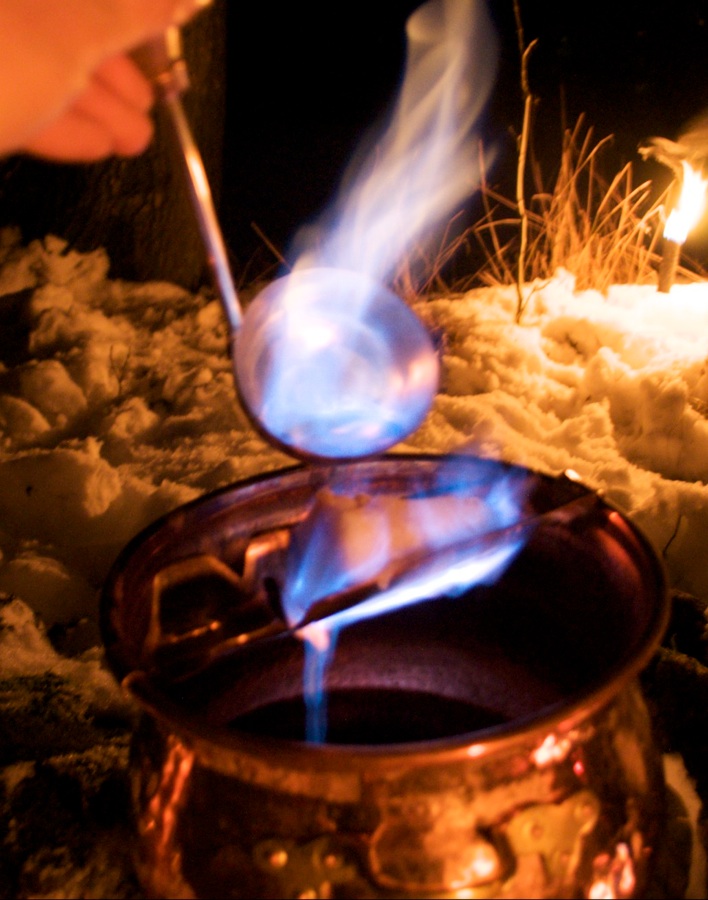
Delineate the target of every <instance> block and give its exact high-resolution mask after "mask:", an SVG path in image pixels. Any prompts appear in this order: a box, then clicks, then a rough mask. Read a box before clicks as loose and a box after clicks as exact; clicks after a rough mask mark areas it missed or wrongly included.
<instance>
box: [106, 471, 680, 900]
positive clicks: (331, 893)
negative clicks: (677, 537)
mask: <svg viewBox="0 0 708 900" xmlns="http://www.w3.org/2000/svg"><path fill="white" fill-rule="evenodd" d="M509 473H512V474H513V475H514V476H515V477H521V478H522V479H526V480H527V487H528V495H527V496H528V499H527V501H526V504H525V509H524V513H525V514H529V513H530V514H536V513H538V514H542V513H544V512H545V511H546V510H548V509H553V508H556V507H558V506H562V505H564V504H568V503H570V506H568V507H567V510H568V511H567V512H566V514H564V515H561V516H551V517H550V518H548V519H547V520H544V519H543V518H542V519H541V521H540V524H539V525H538V527H537V528H536V529H535V531H534V532H533V533H532V535H531V537H530V539H529V541H528V543H527V544H526V546H525V547H524V549H523V550H522V551H521V552H520V553H519V554H518V556H517V557H516V558H515V559H514V561H513V562H512V564H511V565H510V566H509V568H508V569H507V570H506V572H505V573H504V574H503V576H502V577H501V578H500V580H499V581H498V582H497V583H496V584H494V585H493V586H479V587H477V588H474V589H472V590H470V591H468V592H467V593H466V594H465V595H464V596H462V597H458V598H456V599H448V598H440V599H436V600H434V601H428V602H425V603H421V604H419V605H417V606H414V607H409V608H407V609H404V610H401V611H400V612H398V613H393V614H389V615H387V616H386V617H384V618H381V619H372V620H370V621H368V622H366V623H361V624H360V625H354V626H351V627H350V628H347V629H345V630H344V631H343V632H342V634H341V636H340V639H339V643H338V649H337V655H336V658H335V661H334V663H333V665H332V667H331V669H330V673H329V676H328V680H327V687H328V691H329V697H330V719H331V721H332V737H331V738H330V739H329V740H328V742H327V743H324V744H321V745H316V744H312V743H308V742H306V741H304V740H303V739H302V733H301V728H302V722H301V720H302V712H301V706H302V704H301V695H302V647H301V644H300V642H299V641H297V640H295V639H287V640H283V641H276V642H273V643H271V644H267V645H264V646H262V647H254V648H252V649H250V650H248V649H246V650H244V651H243V652H241V653H237V654H234V655H230V656H227V657H226V658H223V659H219V660H217V662H216V663H215V664H214V665H213V666H210V667H208V668H207V669H206V671H204V672H202V673H201V674H199V675H197V676H196V677H193V678H191V679H187V680H183V681H180V680H179V679H177V680H173V679H171V678H170V677H167V676H166V675H165V676H164V677H162V676H161V673H160V671H159V670H155V667H154V665H153V666H152V668H150V660H152V663H154V661H155V659H156V658H157V657H156V656H155V655H154V652H153V651H154V648H155V646H156V638H155V629H156V628H157V629H158V630H160V629H161V628H166V627H167V626H165V623H164V622H162V624H160V622H157V624H156V616H157V618H158V619H159V618H160V615H162V614H163V613H160V612H159V610H158V611H157V612H156V610H157V606H159V603H157V600H156V597H157V595H158V594H159V590H158V589H157V588H156V585H159V584H160V583H162V581H164V576H163V574H162V573H164V572H165V571H166V570H168V571H169V570H174V569H175V567H176V569H177V570H180V571H181V568H180V567H182V566H183V565H184V561H185V560H187V561H188V564H187V568H189V565H191V562H189V561H191V560H194V559H195V558H198V559H201V558H203V557H204V556H205V555H206V556H208V557H209V558H215V559H216V560H217V561H218V563H219V564H218V565H216V564H215V565H214V567H213V568H212V569H210V570H209V571H208V572H206V573H202V574H201V575H199V574H197V577H196V578H195V579H192V580H191V581H190V579H189V578H187V579H186V582H185V584H186V586H187V588H188V589H187V590H186V592H184V591H183V592H182V598H181V600H180V602H181V603H182V606H181V607H180V608H179V609H180V612H179V614H174V615H173V617H172V619H171V625H170V626H169V627H170V628H171V629H173V630H174V632H175V634H177V633H178V632H179V628H181V627H183V628H186V629H188V630H189V632H190V634H192V635H195V634H196V635H202V634H208V633H209V629H210V628H211V629H212V631H213V627H212V624H210V623H213V621H214V617H215V615H216V614H215V612H214V610H215V609H217V608H218V607H219V604H222V603H224V602H225V601H224V596H228V597H230V599H229V601H228V602H231V603H233V602H234V600H233V598H234V596H237V595H235V594H234V593H233V591H232V590H231V593H229V592H228V591H226V590H222V588H224V586H225V584H226V583H229V582H230V581H232V580H233V578H234V577H235V580H236V582H238V580H239V579H240V578H241V577H242V570H243V566H244V552H245V548H246V547H248V545H249V542H250V541H252V540H253V537H254V535H263V534H265V535H268V534H278V533H282V532H283V530H284V531H285V532H287V530H288V529H289V528H292V526H293V524H294V523H296V522H297V521H299V520H300V519H301V518H302V517H303V515H304V514H305V513H306V511H307V510H308V508H309V507H310V505H311V504H312V502H313V498H314V496H315V494H316V493H317V491H318V490H319V489H320V488H321V487H323V486H324V485H326V484H330V485H331V484H332V482H336V483H337V484H339V485H340V486H341V485H347V489H349V490H351V491H352V492H353V493H356V492H361V491H362V490H366V491H369V492H372V491H376V492H392V493H395V494H397V495H404V496H405V495H407V494H412V493H414V492H415V493H417V494H419V493H420V491H421V490H424V489H425V486H426V485H430V484H431V483H432V482H433V481H434V480H437V479H439V477H440V475H441V474H442V475H443V476H444V478H445V477H447V476H448V475H453V474H454V476H455V478H456V479H457V480H458V481H459V480H463V481H464V482H465V483H466V484H467V485H468V490H473V491H479V492H480V495H481V496H483V495H484V493H485V491H487V490H488V486H489V485H490V484H494V483H496V482H497V481H498V480H499V479H500V478H504V477H507V476H508V475H509ZM448 480H449V479H448ZM576 498H579V499H581V500H582V499H583V498H587V500H588V502H581V503H579V504H578V505H575V506H574V505H573V502H572V501H574V500H575V499H576ZM222 564H223V571H222V570H221V569H220V568H219V566H221V565H222ZM229 573H232V575H229ZM233 573H236V574H235V576H234V575H233ZM220 579H223V582H224V583H220ZM238 596H240V597H241V599H239V600H238V602H239V603H243V616H244V619H248V618H249V616H252V615H253V609H252V607H251V606H250V605H249V598H248V597H247V596H246V595H243V596H241V595H238ZM185 597H186V600H185ZM158 599H159V598H158ZM156 603H157V606H156ZM237 613H238V614H240V609H239V608H237ZM102 617H103V634H104V639H105V644H106V650H107V656H108V660H109V662H110V664H111V666H112V667H113V670H114V672H115V674H116V676H117V677H118V678H119V679H120V680H121V681H123V682H124V683H125V684H126V686H127V688H128V689H129V690H130V691H131V693H132V694H133V696H134V697H136V698H137V701H138V703H139V704H140V705H141V707H142V709H143V715H142V720H141V725H140V727H139V728H138V730H137V732H136V735H135V739H134V743H133V752H132V763H131V777H132V783H133V793H134V805H135V816H136V865H137V871H138V874H139V877H140V879H141V881H142V884H143V886H144V888H145V890H146V891H147V893H148V894H149V895H151V896H159V897H214V896H219V897H422V896H428V897H433V896H435V897H438V896H451V897H452V896H455V897H458V896H465V897H519V896H524V897H571V896H577V897H582V896H615V897H631V896H641V895H642V893H643V891H644V890H645V889H646V886H647V884H648V880H649V878H650V876H651V865H652V860H653V858H654V856H655V855H656V848H657V845H658V844H659V842H660V841H661V840H662V824H661V823H662V820H663V810H664V790H665V788H664V781H663V775H662V767H661V757H660V754H659V752H658V750H657V748H656V746H655V744H654V742H653V738H652V733H651V726H650V721H649V718H648V714H647V709H646V707H645V704H644V701H643V698H642V696H641V692H640V689H639V684H638V678H637V676H638V674H639V672H640V671H641V669H642V668H643V667H644V666H645V664H646V663H647V662H648V661H649V659H650V657H651V655H652V654H653V652H654V651H655V649H656V647H657V645H658V643H659V641H660V638H661V635H662V633H663V630H664V628H665V626H666V621H667V617H668V598H667V592H666V587H665V578H664V573H663V569H662V566H661V564H660V562H659V561H658V560H657V558H656V556H655V554H654V553H653V551H652V550H651V548H650V546H649V545H648V543H647V542H646V540H645V539H644V538H643V536H642V535H641V534H640V533H639V532H638V531H637V530H636V529H635V528H634V527H633V526H632V525H631V524H630V523H629V522H628V521H627V520H626V519H625V518H623V517H622V516H621V515H620V514H619V513H618V512H617V511H616V510H614V509H613V508H612V507H611V506H609V505H608V504H606V503H605V502H603V501H602V500H601V499H600V498H599V497H597V496H595V495H593V494H591V492H589V491H587V489H585V488H584V487H582V486H580V485H578V484H577V483H575V482H573V481H571V480H569V479H568V478H565V477H562V478H550V477H547V476H542V475H539V474H536V473H533V472H530V471H528V470H523V469H519V468H517V467H510V466H506V465H503V464H501V463H496V462H490V461H483V460H478V459H476V458H474V457H468V456H458V457H429V456H403V457H401V456H389V457H384V458H381V459H378V460H374V461H366V462H356V463H348V464H343V465H340V466H335V467H328V468H325V467H321V468H320V467H314V468H309V467H296V468H293V469H289V470H286V471H283V472H279V473H275V474H271V475H267V476H264V477H260V478H257V479H254V480H251V481H249V482H245V483H242V484H237V485H235V486H233V487H229V488H227V489H225V490H222V491H220V492H218V493H216V494H212V495H210V496H208V497H205V498H203V499H200V500H197V501H195V502H194V503H191V504H188V505H187V506H184V507H182V508H180V509H178V510H176V511H175V512H173V513H172V514H170V515H168V516H167V517H165V518H163V519H161V520H160V521H159V522H157V523H155V524H154V525H153V526H152V527H150V528H149V529H148V530H147V531H146V532H144V533H143V534H141V535H139V536H138V537H137V538H136V539H134V540H133V541H132V542H131V543H130V544H129V546H128V547H127V548H126V549H125V550H124V552H123V553H122V555H121V556H120V558H119V559H118V561H117V562H116V565H115V566H114V568H113V571H112V573H111V575H110V577H109V579H108V581H107V584H106V587H105V591H104V595H103V599H102ZM180 617H181V618H180ZM216 618H218V615H216ZM179 622H182V625H179ZM175 623H177V624H175ZM185 623H186V624H185ZM205 623H206V624H205ZM200 629H201V630H200ZM199 639H201V638H199ZM165 640H167V642H168V643H169V640H172V635H168V636H167V638H165V635H164V634H161V635H159V636H158V641H157V643H158V644H160V641H162V644H161V646H163V645H164V644H165ZM163 674H164V673H163ZM603 891H604V893H603Z"/></svg>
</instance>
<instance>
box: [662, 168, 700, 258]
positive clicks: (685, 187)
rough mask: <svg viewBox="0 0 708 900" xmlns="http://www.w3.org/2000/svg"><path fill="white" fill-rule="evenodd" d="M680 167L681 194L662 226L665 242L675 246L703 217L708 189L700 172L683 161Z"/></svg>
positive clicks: (680, 242)
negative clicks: (667, 241) (681, 176)
mask: <svg viewBox="0 0 708 900" xmlns="http://www.w3.org/2000/svg"><path fill="white" fill-rule="evenodd" d="M682 166H683V180H682V184H681V193H680V194H679V198H678V202H677V203H676V206H675V207H674V208H673V209H672V210H671V212H670V213H669V217H668V218H667V220H666V225H665V226H664V237H665V238H666V240H669V241H674V242H675V243H677V244H683V243H684V242H685V240H686V238H687V237H688V234H689V232H690V231H691V229H692V228H693V227H694V226H695V225H696V224H697V223H698V221H699V219H700V218H701V216H702V215H703V210H704V207H705V201H706V188H707V187H708V179H705V178H704V177H703V175H702V174H701V172H699V171H697V170H696V169H694V168H692V166H690V165H689V164H688V163H687V162H686V161H685V160H684V161H682Z"/></svg>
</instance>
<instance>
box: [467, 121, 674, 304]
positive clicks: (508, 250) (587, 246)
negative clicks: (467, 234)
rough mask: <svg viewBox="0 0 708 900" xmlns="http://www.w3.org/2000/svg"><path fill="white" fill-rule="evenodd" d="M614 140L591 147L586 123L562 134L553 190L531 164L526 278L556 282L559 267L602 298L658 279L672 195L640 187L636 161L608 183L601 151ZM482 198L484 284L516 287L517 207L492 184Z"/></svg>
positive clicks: (477, 232)
mask: <svg viewBox="0 0 708 900" xmlns="http://www.w3.org/2000/svg"><path fill="white" fill-rule="evenodd" d="M611 140H612V139H611V137H606V138H604V139H603V140H601V141H599V142H597V143H593V133H592V129H587V130H586V131H584V133H583V121H582V119H580V120H579V121H578V123H577V125H576V126H575V128H574V129H573V130H572V131H571V130H569V131H567V132H566V134H565V136H564V140H563V148H562V153H561V162H560V167H559V170H558V174H557V176H556V178H555V182H554V183H553V186H552V188H551V189H550V190H547V189H545V188H544V186H543V184H542V177H541V173H540V169H539V167H538V165H535V166H534V167H533V173H532V174H533V183H534V188H535V191H534V193H533V194H532V196H531V198H530V200H529V203H528V211H527V215H528V224H529V244H528V251H527V254H526V271H525V278H526V280H527V281H533V280H535V279H539V278H540V279H544V278H551V277H552V276H553V274H554V273H555V272H556V270H557V269H558V268H560V267H563V268H565V269H567V270H568V271H569V272H572V273H573V275H575V277H576V284H577V288H578V290H584V289H587V288H594V289H596V290H599V291H602V292H603V293H604V292H605V291H606V290H607V289H608V288H609V286H610V285H612V284H630V283H631V284H648V283H652V282H654V281H656V273H655V269H656V266H657V264H658V262H659V249H660V248H659V247H658V244H659V242H660V238H661V231H662V228H663V221H664V204H665V200H666V197H665V196H664V195H663V194H662V195H661V196H659V197H656V198H652V185H651V182H644V183H643V184H640V185H637V186H635V185H634V184H633V178H632V176H633V173H632V165H631V163H627V164H626V165H625V166H624V167H623V168H622V169H621V170H620V171H619V172H618V173H617V174H616V175H615V176H614V178H612V179H611V180H609V181H607V180H606V179H605V178H604V176H603V174H602V171H601V163H602V154H603V151H604V150H605V149H606V148H607V147H608V146H609V144H610V142H611ZM482 195H483V199H484V204H485V215H484V216H483V218H482V219H481V220H480V221H479V222H477V223H476V225H474V226H473V228H472V229H471V233H472V235H473V236H474V238H475V239H476V240H477V241H478V242H479V244H480V246H481V247H482V249H483V251H484V253H485V258H486V264H485V266H484V267H483V268H482V270H481V271H480V272H479V273H478V277H479V279H480V280H481V281H482V283H485V284H500V283H501V284H513V283H514V281H515V279H516V269H515V266H516V256H517V252H518V238H517V236H516V232H518V231H519V228H520V219H519V216H518V214H516V213H517V206H516V203H515V202H514V201H510V200H508V199H507V198H505V197H503V196H501V195H500V194H498V193H497V192H496V191H495V190H494V189H493V188H492V187H490V186H489V185H488V184H487V183H486V181H485V182H484V183H483V184H482Z"/></svg>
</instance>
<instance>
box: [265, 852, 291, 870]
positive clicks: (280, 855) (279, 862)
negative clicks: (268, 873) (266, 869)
mask: <svg viewBox="0 0 708 900" xmlns="http://www.w3.org/2000/svg"><path fill="white" fill-rule="evenodd" d="M268 863H269V864H270V865H271V866H272V867H273V868H274V869H282V868H283V867H284V866H286V865H287V864H288V851H287V850H273V851H272V853H270V854H269V855H268Z"/></svg>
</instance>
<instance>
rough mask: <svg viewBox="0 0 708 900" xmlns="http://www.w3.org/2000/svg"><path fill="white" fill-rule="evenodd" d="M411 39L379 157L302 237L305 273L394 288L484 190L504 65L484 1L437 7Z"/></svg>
mask: <svg viewBox="0 0 708 900" xmlns="http://www.w3.org/2000/svg"><path fill="white" fill-rule="evenodd" d="M406 33H407V40H408V51H407V60H406V68H405V73H404V79H403V85H402V88H401V91H400V94H399V97H398V100H397V103H396V106H395V109H394V112H393V115H392V119H391V122H390V124H389V126H388V127H387V129H386V130H385V132H384V134H383V135H382V136H381V138H380V139H379V140H377V141H376V142H375V144H374V146H373V149H371V150H370V151H369V152H368V153H367V152H366V150H364V149H360V150H359V153H358V154H357V158H356V159H355V161H354V162H353V163H352V165H351V166H350V169H349V171H348V172H347V173H346V174H345V178H344V180H343V184H342V188H341V191H340V195H339V197H338V198H337V200H336V202H335V204H334V207H333V209H332V210H331V211H330V213H329V214H328V215H326V216H325V217H324V219H323V221H322V222H320V223H318V224H316V225H315V226H314V228H308V229H305V230H303V231H302V232H301V233H300V235H299V236H298V238H296V250H297V247H298V246H299V247H301V248H302V253H301V256H300V258H299V260H298V262H297V266H298V267H305V268H309V267H314V266H325V267H334V268H337V269H350V270H354V271H356V272H361V273H365V274H367V275H369V276H370V277H371V278H373V279H374V280H375V281H378V282H385V281H386V280H387V279H388V278H389V277H390V276H391V274H392V273H393V271H394V270H395V268H396V267H397V266H398V265H399V264H400V262H401V260H402V259H403V258H404V256H405V253H406V252H407V251H408V250H409V249H410V247H411V245H412V244H413V243H414V242H416V241H420V240H421V239H424V238H425V237H426V236H428V233H429V232H430V230H431V229H432V228H433V227H434V226H436V225H437V224H439V223H440V221H441V220H442V219H443V218H444V217H445V216H447V215H449V213H450V212H451V211H452V210H454V209H455V207H456V206H457V205H458V204H459V203H461V202H462V201H463V200H464V199H465V198H466V197H468V196H469V195H470V194H472V193H473V192H474V191H475V190H476V189H477V187H478V186H479V169H478V167H477V166H476V164H475V160H476V158H477V154H476V153H475V144H476V142H477V140H478V135H476V134H475V130H474V128H475V125H476V123H477V121H478V119H479V116H480V113H481V111H482V108H483V106H484V104H485V102H486V100H487V98H488V96H489V92H490V89H491V86H492V83H493V79H494V74H495V60H496V39H495V35H494V32H493V29H492V26H491V23H490V21H489V18H488V14H487V12H486V9H485V8H484V6H483V4H482V3H481V2H479V0H477V2H475V0H432V2H428V3H425V4H423V6H421V7H420V8H419V9H418V10H416V11H415V12H414V13H413V15H412V16H411V17H410V18H409V19H408V22H407V25H406ZM362 159H363V161H362ZM332 302H333V303H335V302H336V298H334V297H333V298H332Z"/></svg>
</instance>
